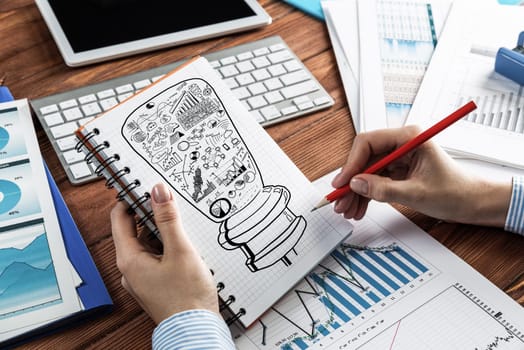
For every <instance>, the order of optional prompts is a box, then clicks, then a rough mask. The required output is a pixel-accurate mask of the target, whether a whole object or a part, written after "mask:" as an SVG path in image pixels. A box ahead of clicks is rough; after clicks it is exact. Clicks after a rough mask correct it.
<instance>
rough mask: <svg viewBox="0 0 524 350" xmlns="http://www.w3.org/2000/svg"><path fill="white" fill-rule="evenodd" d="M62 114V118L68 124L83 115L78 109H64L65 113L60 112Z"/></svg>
mask: <svg viewBox="0 0 524 350" xmlns="http://www.w3.org/2000/svg"><path fill="white" fill-rule="evenodd" d="M62 113H63V114H64V117H65V119H66V120H67V121H68V122H70V121H71V120H76V119H80V118H83V117H84V114H83V113H82V111H80V108H78V107H75V108H71V109H66V110H65V111H62Z"/></svg>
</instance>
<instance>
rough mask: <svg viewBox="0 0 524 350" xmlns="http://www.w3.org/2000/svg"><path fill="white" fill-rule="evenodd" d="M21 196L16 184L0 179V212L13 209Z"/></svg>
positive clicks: (3, 212)
mask: <svg viewBox="0 0 524 350" xmlns="http://www.w3.org/2000/svg"><path fill="white" fill-rule="evenodd" d="M0 148H1V147H0ZM21 197H22V192H21V190H20V187H18V185H17V184H15V183H14V182H11V181H8V180H0V214H5V213H7V212H8V211H9V210H11V209H13V208H14V207H15V206H16V205H17V204H18V202H19V201H20V198H21Z"/></svg>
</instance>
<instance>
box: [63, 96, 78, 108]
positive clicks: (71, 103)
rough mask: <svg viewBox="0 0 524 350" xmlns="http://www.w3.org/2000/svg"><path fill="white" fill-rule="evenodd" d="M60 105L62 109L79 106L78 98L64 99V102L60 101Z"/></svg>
mask: <svg viewBox="0 0 524 350" xmlns="http://www.w3.org/2000/svg"><path fill="white" fill-rule="evenodd" d="M59 106H60V108H61V109H67V108H71V107H76V106H78V103H77V102H76V100H75V99H74V98H73V99H71V100H67V101H64V102H60V104H59Z"/></svg>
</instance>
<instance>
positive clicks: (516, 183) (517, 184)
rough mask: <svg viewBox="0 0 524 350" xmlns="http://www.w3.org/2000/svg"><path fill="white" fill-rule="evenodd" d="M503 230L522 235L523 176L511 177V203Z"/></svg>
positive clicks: (523, 231)
mask: <svg viewBox="0 0 524 350" xmlns="http://www.w3.org/2000/svg"><path fill="white" fill-rule="evenodd" d="M504 229H505V230H506V231H510V232H515V233H519V234H521V235H524V176H514V177H513V188H512V192H511V201H510V203H509V210H508V215H507V216H506V224H505V226H504Z"/></svg>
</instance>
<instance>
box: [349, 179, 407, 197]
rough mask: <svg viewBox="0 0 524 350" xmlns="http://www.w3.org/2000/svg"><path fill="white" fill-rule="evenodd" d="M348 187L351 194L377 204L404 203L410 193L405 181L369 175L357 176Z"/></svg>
mask: <svg viewBox="0 0 524 350" xmlns="http://www.w3.org/2000/svg"><path fill="white" fill-rule="evenodd" d="M349 185H350V187H351V190H352V191H353V192H355V193H357V194H359V195H361V196H364V197H367V198H370V199H374V200H376V201H379V202H396V203H404V202H406V200H407V198H408V196H409V193H410V191H412V190H410V189H409V188H406V186H405V181H395V180H392V179H391V178H389V177H384V176H379V175H371V174H360V175H357V176H355V177H353V178H352V179H351V181H350V183H349Z"/></svg>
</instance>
